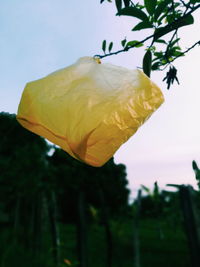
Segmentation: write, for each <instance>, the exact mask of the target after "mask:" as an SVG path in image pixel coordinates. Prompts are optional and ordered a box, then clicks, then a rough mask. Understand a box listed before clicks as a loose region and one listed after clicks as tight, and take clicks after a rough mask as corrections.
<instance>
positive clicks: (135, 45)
mask: <svg viewBox="0 0 200 267" xmlns="http://www.w3.org/2000/svg"><path fill="white" fill-rule="evenodd" d="M198 8H200V4H198V5H197V6H194V7H193V8H192V9H191V10H190V11H189V12H188V13H185V14H184V16H183V17H180V18H178V19H177V20H175V21H173V22H172V23H170V24H167V25H166V26H165V27H163V30H164V29H168V28H173V27H174V25H176V23H178V22H180V21H181V20H183V19H184V18H185V17H187V16H189V15H191V14H192V13H193V12H194V11H196V10H197V9H198ZM174 30H176V32H177V30H178V29H176V28H174ZM155 35H156V33H155V32H154V34H152V35H150V36H148V37H146V38H145V39H143V40H142V41H138V42H137V43H135V44H134V45H132V46H131V47H125V48H123V49H121V50H118V51H116V52H111V53H107V54H106V53H105V54H104V55H95V56H94V57H98V58H100V59H101V58H105V57H108V56H113V55H118V54H120V53H123V52H127V51H129V50H130V49H132V48H135V47H137V46H138V45H139V44H143V43H145V42H146V41H147V40H149V39H151V38H154V37H155ZM198 43H199V41H198V42H197V43H196V44H195V45H197V44H198ZM192 48H193V47H192ZM192 48H191V49H192ZM191 49H189V50H188V51H187V50H186V51H187V52H189V51H190V50H191ZM187 52H186V53H187ZM183 53H184V52H183ZM178 57H180V56H177V57H176V58H178ZM176 58H175V59H176ZM175 59H174V60H175ZM174 60H173V61H174Z"/></svg>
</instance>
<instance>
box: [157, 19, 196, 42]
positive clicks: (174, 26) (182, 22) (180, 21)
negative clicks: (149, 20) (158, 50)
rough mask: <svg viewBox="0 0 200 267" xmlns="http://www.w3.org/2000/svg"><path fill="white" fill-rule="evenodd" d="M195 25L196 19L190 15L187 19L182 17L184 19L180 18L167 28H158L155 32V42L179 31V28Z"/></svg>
mask: <svg viewBox="0 0 200 267" xmlns="http://www.w3.org/2000/svg"><path fill="white" fill-rule="evenodd" d="M193 23H194V18H193V16H192V15H190V14H189V15H187V16H185V17H182V18H180V19H178V20H175V21H174V22H172V23H170V24H168V25H167V26H165V27H161V28H158V29H157V30H156V31H155V34H154V41H156V40H157V39H159V38H160V37H161V36H163V35H165V34H167V33H169V32H171V31H174V30H177V29H179V28H181V27H183V26H187V25H190V24H193Z"/></svg>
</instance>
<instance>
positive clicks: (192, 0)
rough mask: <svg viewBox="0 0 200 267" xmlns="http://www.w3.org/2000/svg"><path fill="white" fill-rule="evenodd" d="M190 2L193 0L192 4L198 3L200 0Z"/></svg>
mask: <svg viewBox="0 0 200 267" xmlns="http://www.w3.org/2000/svg"><path fill="white" fill-rule="evenodd" d="M190 2H191V3H192V4H196V3H199V2H200V0H190Z"/></svg>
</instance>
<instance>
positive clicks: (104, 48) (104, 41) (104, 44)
mask: <svg viewBox="0 0 200 267" xmlns="http://www.w3.org/2000/svg"><path fill="white" fill-rule="evenodd" d="M102 50H103V52H104V53H105V52H106V40H103V42H102Z"/></svg>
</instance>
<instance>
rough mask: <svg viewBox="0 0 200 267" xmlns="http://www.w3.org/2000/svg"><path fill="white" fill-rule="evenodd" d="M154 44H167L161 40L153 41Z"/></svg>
mask: <svg viewBox="0 0 200 267" xmlns="http://www.w3.org/2000/svg"><path fill="white" fill-rule="evenodd" d="M155 42H156V43H161V44H167V42H166V41H165V40H163V39H158V40H156V41H155Z"/></svg>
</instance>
